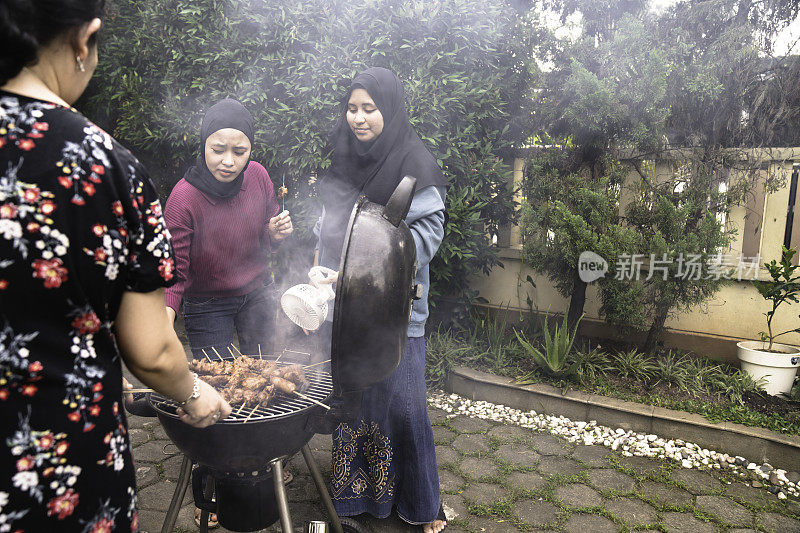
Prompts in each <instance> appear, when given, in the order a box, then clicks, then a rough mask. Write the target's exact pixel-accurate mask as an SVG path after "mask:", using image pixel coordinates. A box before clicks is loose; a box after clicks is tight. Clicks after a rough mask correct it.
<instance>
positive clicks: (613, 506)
mask: <svg viewBox="0 0 800 533" xmlns="http://www.w3.org/2000/svg"><path fill="white" fill-rule="evenodd" d="M605 507H606V509H607V510H608V511H609V512H610V513H611V514H612V515H614V516H615V517H617V518H619V519H621V520H624V521H625V522H627V523H628V525H630V526H639V525H643V524H655V523H656V522H658V513H656V510H655V509H653V507H652V506H651V505H648V504H646V503H644V502H643V501H641V500H637V499H635V498H619V499H616V500H612V501H607V502H606V504H605Z"/></svg>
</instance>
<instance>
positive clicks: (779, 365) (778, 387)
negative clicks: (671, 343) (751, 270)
mask: <svg viewBox="0 0 800 533" xmlns="http://www.w3.org/2000/svg"><path fill="white" fill-rule="evenodd" d="M795 253H797V252H796V250H794V249H791V248H786V247H785V246H784V247H783V253H782V255H781V261H780V263H778V262H776V261H775V260H774V259H773V260H772V261H770V262H769V263H765V264H764V266H765V267H766V268H767V270H768V271H769V274H770V276H771V277H772V280H771V281H757V280H754V281H753V285H755V287H756V289H758V292H759V293H761V296H763V297H764V299H765V300H768V301H770V302H772V309H770V310H769V311H767V313H766V316H767V331H762V332H761V340H760V341H743V342H739V343H737V344H736V347H737V356H738V357H739V362H740V363H741V366H742V370H744V371H745V372H747V373H748V374H750V375H751V376H752V377H753V379H754V380H756V381H758V380H760V379H762V378H763V379H764V382H765V383H766V386H765V388H764V390H765V391H766V392H767V394H771V395H776V394H788V393H789V391H791V390H792V384H793V382H794V377H795V374H796V373H797V368H798V367H800V349H798V348H797V347H795V346H790V345H788V344H779V343H777V342H775V339H776V338H778V337H780V336H781V335H785V334H787V333H791V332H800V328H795V329H790V330H787V331H784V332H782V333H774V332H773V330H772V319H773V318H775V312H776V311H777V309H778V308H779V307H780V306H781V304H783V303H784V302H790V303H793V302H797V301H798V296H800V275H797V276H796V275H794V272H795V270H797V269H798V267H797V266H795V265H793V264H792V257H793V256H794V254H795Z"/></svg>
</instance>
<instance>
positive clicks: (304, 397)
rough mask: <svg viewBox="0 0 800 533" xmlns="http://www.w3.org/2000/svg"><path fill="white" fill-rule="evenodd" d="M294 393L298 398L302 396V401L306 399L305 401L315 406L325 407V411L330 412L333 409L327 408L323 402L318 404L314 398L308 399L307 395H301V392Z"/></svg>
mask: <svg viewBox="0 0 800 533" xmlns="http://www.w3.org/2000/svg"><path fill="white" fill-rule="evenodd" d="M294 393H295V394H297V395H298V396H300V397H301V398H302V399H304V400H308V401H309V402H311V403H315V404H317V405H319V406H320V407H324V408H325V409H327V410H329V411H330V409H331V408H330V407H328V406H327V405H325V404H324V403H322V402H318V401H317V400H315V399H314V398H309V397H308V396H306V395H305V394H301V393H299V392H297V391H294Z"/></svg>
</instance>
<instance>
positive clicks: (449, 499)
mask: <svg viewBox="0 0 800 533" xmlns="http://www.w3.org/2000/svg"><path fill="white" fill-rule="evenodd" d="M442 505H443V506H444V507H445V512H447V509H448V508H450V509H451V510H452V511H453V512H454V513H455V516H454V517H453V518H454V519H456V518H457V519H461V518H468V517H469V511H468V510H467V506H466V504H465V503H464V498H463V497H462V496H460V495H453V494H442ZM448 529H450V528H449V526H448Z"/></svg>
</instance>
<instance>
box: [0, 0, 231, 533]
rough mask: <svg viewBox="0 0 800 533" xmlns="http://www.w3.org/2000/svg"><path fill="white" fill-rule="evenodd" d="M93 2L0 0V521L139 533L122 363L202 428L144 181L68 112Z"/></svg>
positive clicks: (85, 74)
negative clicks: (169, 307) (171, 314)
mask: <svg viewBox="0 0 800 533" xmlns="http://www.w3.org/2000/svg"><path fill="white" fill-rule="evenodd" d="M103 10H104V2H103V0H82V1H79V0H51V1H47V2H45V1H20V0H6V1H4V2H2V3H0V405H2V409H0V524H2V525H3V529H4V530H9V531H31V532H32V531H111V530H118V531H137V530H138V518H137V513H136V482H135V479H134V468H133V460H132V457H131V452H130V446H129V440H128V431H127V421H126V418H125V414H124V410H123V409H122V408H121V406H120V404H121V400H122V369H121V365H120V356H121V357H122V359H124V360H125V363H126V364H127V366H128V368H129V369H130V370H131V371H132V372H133V374H134V375H136V376H137V377H138V378H139V379H140V380H141V381H142V382H144V383H145V384H146V385H148V386H150V387H152V388H154V389H155V390H157V391H158V392H160V393H161V394H163V395H165V396H167V397H170V398H172V399H174V400H176V401H178V402H180V403H181V405H182V406H183V407H182V410H181V411H179V412H180V413H181V418H182V419H183V420H184V421H185V422H187V423H189V424H192V425H194V426H196V427H205V426H208V425H210V424H213V423H214V422H216V421H217V420H219V419H220V418H224V417H225V416H227V415H228V414H229V413H230V406H229V405H228V404H227V403H226V402H225V401H224V400H223V399H222V398H221V397H220V395H219V394H218V393H217V392H216V391H215V390H214V389H213V388H212V387H210V386H209V385H207V384H205V383H204V382H203V381H201V380H199V379H198V378H197V376H196V375H192V374H191V373H190V372H189V369H188V367H187V361H186V357H185V355H184V352H183V347H182V346H181V343H180V341H179V340H178V338H177V336H176V335H175V332H174V330H173V329H172V327H171V323H170V322H169V321H168V318H167V313H166V312H165V310H164V287H165V286H168V285H169V284H170V283H172V278H173V253H172V247H171V245H170V241H169V235H168V233H167V232H166V230H165V224H164V220H163V217H162V214H161V206H160V203H159V201H158V198H157V197H156V194H155V189H154V187H153V185H152V183H151V181H150V179H149V177H148V175H147V171H146V170H145V169H144V167H142V165H141V164H140V163H139V162H138V161H137V160H136V158H135V157H133V155H131V153H130V152H128V151H127V150H126V149H125V148H123V147H122V146H120V145H119V144H118V143H117V142H116V141H114V139H112V138H111V137H110V136H109V135H108V134H107V133H105V132H104V131H102V130H101V129H100V128H98V127H97V126H95V125H94V124H92V123H91V122H90V121H89V120H87V119H86V118H85V117H83V116H82V115H81V114H80V113H78V112H77V111H75V110H74V109H72V108H71V107H70V104H71V103H72V102H74V101H75V100H76V99H77V98H78V97H79V96H80V94H81V93H82V92H83V90H84V89H85V88H86V85H87V83H88V81H89V78H90V77H91V75H92V72H93V71H94V69H95V67H96V65H97V45H96V40H97V37H96V36H97V31H98V30H99V28H100V26H101V18H102V15H103Z"/></svg>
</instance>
